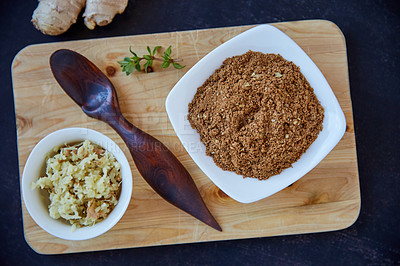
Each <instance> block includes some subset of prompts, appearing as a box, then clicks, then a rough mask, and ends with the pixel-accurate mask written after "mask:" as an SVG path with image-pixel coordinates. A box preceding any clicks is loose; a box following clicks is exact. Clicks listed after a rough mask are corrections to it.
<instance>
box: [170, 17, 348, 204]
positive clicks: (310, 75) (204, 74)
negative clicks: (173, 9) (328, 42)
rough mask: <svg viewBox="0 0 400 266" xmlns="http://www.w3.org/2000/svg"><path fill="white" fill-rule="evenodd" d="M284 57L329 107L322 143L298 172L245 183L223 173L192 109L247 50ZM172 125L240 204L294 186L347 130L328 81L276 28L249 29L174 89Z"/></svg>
mask: <svg viewBox="0 0 400 266" xmlns="http://www.w3.org/2000/svg"><path fill="white" fill-rule="evenodd" d="M249 50H252V51H257V52H262V53H275V54H280V55H282V56H283V57H284V58H285V59H286V60H289V61H292V62H293V63H295V64H296V65H297V66H299V67H300V70H301V72H302V73H303V75H304V76H305V77H306V79H307V80H308V82H309V83H310V85H311V87H313V88H314V92H315V94H316V96H317V98H318V100H319V101H320V103H321V105H322V106H323V107H324V110H325V113H324V121H323V129H322V131H321V132H320V133H319V135H318V138H317V139H316V140H315V141H314V143H312V144H311V146H310V147H309V148H308V150H307V151H306V152H305V153H304V154H303V155H302V156H301V158H300V159H299V160H298V161H297V162H295V163H294V164H293V165H292V167H290V168H287V169H285V170H283V171H282V172H281V173H280V174H279V175H275V176H272V177H270V178H269V179H267V180H262V181H260V180H258V179H255V178H243V176H241V175H237V174H236V173H234V172H230V171H224V170H222V169H221V168H219V167H218V166H217V165H216V164H215V163H214V161H213V159H212V158H211V157H209V156H207V155H206V153H205V146H204V145H203V143H201V141H200V135H199V134H198V133H197V132H196V130H194V129H192V128H191V126H190V124H189V121H188V119H187V114H188V104H189V103H190V102H191V101H192V99H193V97H194V95H195V93H196V92H197V88H198V87H200V86H201V85H202V84H203V83H204V82H205V81H206V80H207V78H208V77H209V76H210V75H211V74H213V73H214V71H215V70H216V69H217V68H219V67H220V66H221V65H222V62H223V61H224V60H225V59H226V58H228V57H232V56H235V55H241V54H244V53H246V52H247V51H249ZM166 110H167V114H168V117H169V119H170V121H171V124H172V126H173V128H174V130H175V132H176V134H177V136H178V137H179V139H180V141H181V142H182V144H183V146H184V147H185V149H186V150H187V152H188V153H189V155H190V156H191V157H192V159H193V161H194V162H195V163H196V164H197V165H198V166H199V167H200V169H201V170H202V171H203V172H204V173H205V174H206V175H207V176H208V177H209V178H210V179H211V180H212V182H214V184H215V185H216V186H218V187H219V188H220V189H221V190H222V191H223V192H225V193H226V194H227V195H228V196H230V197H231V198H233V199H234V200H236V201H239V202H242V203H251V202H254V201H257V200H260V199H263V198H266V197H268V196H270V195H272V194H274V193H276V192H278V191H280V190H282V189H284V188H286V187H287V186H289V185H290V184H292V183H294V182H295V181H297V180H298V179H300V178H301V177H302V176H304V175H305V174H307V173H308V172H309V171H310V170H311V169H313V168H314V167H315V166H316V165H317V164H318V163H319V162H321V161H322V159H324V158H325V156H326V155H328V153H329V152H330V151H331V150H332V149H333V148H334V147H335V146H336V144H337V143H338V142H339V141H340V139H341V138H342V137H343V135H344V132H345V130H346V120H345V117H344V114H343V111H342V109H341V108H340V105H339V103H338V101H337V99H336V97H335V95H334V94H333V92H332V89H331V88H330V86H329V84H328V82H327V81H326V79H325V77H324V76H323V74H322V73H321V71H320V70H319V69H318V67H317V66H316V65H315V64H314V62H313V61H312V60H311V59H310V57H308V55H307V54H306V53H305V52H304V51H303V50H302V49H301V48H300V47H299V46H298V45H297V44H296V43H295V42H294V41H293V40H292V39H290V38H289V37H288V36H287V35H286V34H284V33H283V32H281V31H280V30H278V29H277V28H275V27H273V26H271V25H260V26H257V27H254V28H252V29H249V30H247V31H245V32H243V33H241V34H239V35H237V36H236V37H234V38H232V39H231V40H229V41H227V42H225V43H223V44H222V45H220V46H218V47H217V48H216V49H214V50H213V51H211V52H210V53H209V54H207V55H206V56H205V57H204V58H202V59H201V60H200V61H199V62H198V63H197V64H196V65H194V66H193V67H192V68H191V69H190V70H189V71H188V72H187V73H186V74H185V75H184V76H183V77H182V78H181V79H180V80H179V81H178V83H177V84H176V85H175V86H174V88H173V89H172V90H171V92H170V93H169V95H168V97H167V99H166Z"/></svg>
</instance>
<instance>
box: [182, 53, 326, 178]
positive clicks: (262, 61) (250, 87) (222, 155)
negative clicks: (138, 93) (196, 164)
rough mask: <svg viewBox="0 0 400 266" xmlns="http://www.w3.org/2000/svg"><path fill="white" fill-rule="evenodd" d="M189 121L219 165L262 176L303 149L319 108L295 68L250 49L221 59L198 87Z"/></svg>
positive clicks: (316, 126) (315, 128)
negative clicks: (220, 63) (214, 69)
mask: <svg viewBox="0 0 400 266" xmlns="http://www.w3.org/2000/svg"><path fill="white" fill-rule="evenodd" d="M188 119H189V122H190V124H191V126H192V127H193V128H194V129H196V130H197V132H198V133H199V134H200V139H201V141H202V142H203V143H204V144H205V146H206V153H207V155H209V156H211V157H212V158H213V159H214V162H215V163H216V164H217V165H218V166H219V167H221V168H222V169H224V170H228V171H234V172H235V173H237V174H239V175H243V176H244V177H254V178H258V179H260V180H262V179H267V178H269V177H270V176H273V175H276V174H279V173H280V172H282V170H283V169H285V168H288V167H290V166H291V165H292V164H293V163H294V162H296V161H297V160H298V159H299V158H300V157H301V155H302V154H303V153H304V152H305V151H306V150H307V149H308V147H309V146H310V145H311V143H313V142H314V140H315V139H316V138H317V136H318V134H319V132H320V131H321V130H322V121H323V119H324V109H323V107H322V106H321V104H320V103H319V101H318V99H317V97H316V96H315V94H314V90H313V88H312V87H311V86H310V84H309V83H308V82H307V80H306V79H305V77H304V76H303V74H302V73H301V72H300V69H299V67H297V66H296V65H295V64H293V63H292V62H289V61H287V60H285V59H284V58H283V57H282V56H281V55H276V54H263V53H260V52H252V51H249V52H247V53H245V54H243V55H240V56H234V57H231V58H228V59H226V60H225V61H224V62H223V65H222V66H221V67H220V68H219V69H217V70H216V71H215V72H214V74H212V75H211V76H210V77H209V78H208V79H207V80H206V82H204V84H203V85H202V86H201V87H199V88H198V90H197V93H196V94H195V96H194V98H193V100H192V102H191V103H190V104H189V114H188Z"/></svg>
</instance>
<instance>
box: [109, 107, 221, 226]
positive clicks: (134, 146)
mask: <svg viewBox="0 0 400 266" xmlns="http://www.w3.org/2000/svg"><path fill="white" fill-rule="evenodd" d="M105 122H107V123H108V124H109V125H110V126H111V127H112V128H113V129H114V130H115V131H116V132H117V133H118V134H119V135H120V136H121V138H122V139H123V140H124V141H125V143H126V145H127V146H128V148H129V151H130V152H131V155H132V158H133V160H134V161H135V164H136V167H137V169H138V171H139V172H140V174H141V175H142V176H143V178H144V179H145V180H146V182H147V183H148V184H149V185H150V186H151V187H152V188H153V189H154V190H155V191H156V192H157V193H158V194H159V195H160V196H161V197H162V198H164V199H165V200H166V201H168V202H169V203H171V204H173V205H174V206H176V207H178V208H180V209H182V210H183V211H185V212H187V213H188V214H190V215H192V216H194V217H195V218H197V219H199V220H200V221H202V222H204V223H205V224H207V225H209V226H211V227H213V228H214V229H216V230H219V231H222V229H221V227H220V226H219V224H218V223H217V221H216V220H215V219H214V217H213V216H212V214H211V213H210V211H209V210H208V208H207V206H206V205H205V203H204V201H203V199H202V197H201V195H200V192H199V190H198V189H197V187H196V185H195V183H194V181H193V179H192V177H191V176H190V174H189V173H188V171H187V170H186V169H185V167H184V166H183V165H182V164H181V162H180V161H179V160H178V159H177V158H176V157H175V156H174V155H173V154H172V152H171V151H170V150H169V149H168V148H167V147H166V146H165V145H164V144H163V143H161V142H160V141H159V140H157V139H156V138H154V137H152V136H151V135H149V134H147V133H146V132H144V131H142V130H140V129H138V128H137V127H135V126H134V125H132V124H131V123H130V122H129V121H128V120H126V119H125V117H124V116H123V115H122V114H120V113H119V112H118V113H117V115H112V116H110V117H109V118H108V119H107V121H105Z"/></svg>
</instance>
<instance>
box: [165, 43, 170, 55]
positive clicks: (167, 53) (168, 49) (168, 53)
mask: <svg viewBox="0 0 400 266" xmlns="http://www.w3.org/2000/svg"><path fill="white" fill-rule="evenodd" d="M165 53H166V55H168V57H170V56H171V45H170V46H169V47H168V48H167V50H165Z"/></svg>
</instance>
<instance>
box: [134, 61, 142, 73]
mask: <svg viewBox="0 0 400 266" xmlns="http://www.w3.org/2000/svg"><path fill="white" fill-rule="evenodd" d="M135 68H136V70H137V71H139V72H140V71H141V70H142V68H141V67H140V63H139V62H137V63H136V65H135Z"/></svg>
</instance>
